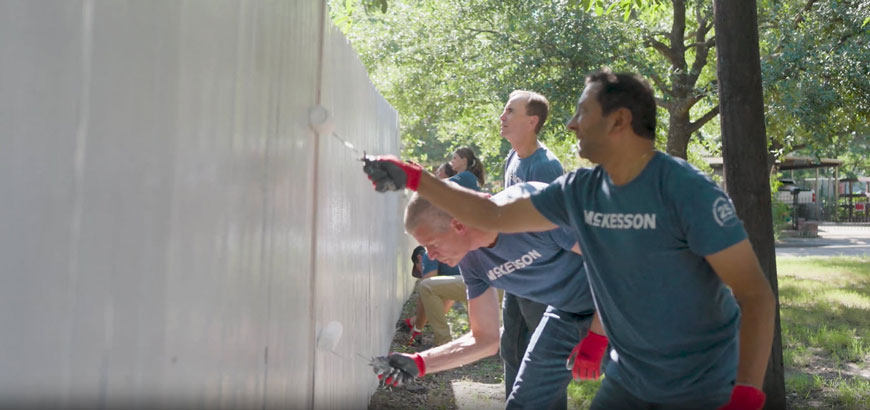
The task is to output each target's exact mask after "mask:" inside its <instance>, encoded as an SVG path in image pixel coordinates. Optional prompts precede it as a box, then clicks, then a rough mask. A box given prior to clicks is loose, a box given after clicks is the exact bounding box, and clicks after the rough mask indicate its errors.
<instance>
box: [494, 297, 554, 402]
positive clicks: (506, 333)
mask: <svg viewBox="0 0 870 410" xmlns="http://www.w3.org/2000/svg"><path fill="white" fill-rule="evenodd" d="M546 310H547V305H544V304H541V303H538V302H533V301H531V300H529V299H526V298H522V297H519V296H517V295H514V294H511V293H508V292H505V293H504V300H503V302H502V323H503V325H504V330H503V331H502V333H501V339H500V340H499V350H498V352H499V356H501V359H502V361H504V386H505V395H504V397H505V399H507V397H508V396H510V394H511V391H512V390H513V388H514V380H516V378H517V373H518V372H519V371H520V365H521V364H522V362H523V355H525V354H526V348H527V347H528V345H529V340H531V339H532V333H534V332H535V329H536V328H537V327H538V323H540V322H541V318H542V317H543V316H544V312H545V311H546ZM566 405H567V402H566Z"/></svg>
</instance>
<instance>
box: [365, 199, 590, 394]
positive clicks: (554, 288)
mask: <svg viewBox="0 0 870 410" xmlns="http://www.w3.org/2000/svg"><path fill="white" fill-rule="evenodd" d="M545 186H546V184H543V183H539V182H536V183H522V184H518V185H515V186H513V187H510V188H508V189H506V190H504V191H502V192H501V193H499V194H497V195H495V196H494V197H492V200H493V201H495V202H500V203H504V202H508V201H510V200H512V199H514V198H517V197H520V196H528V195H529V194H531V193H532V192H535V191H537V190H539V189H541V188H542V187H545ZM459 189H462V188H459ZM405 229H406V231H407V232H408V233H410V234H411V235H412V236H414V238H415V239H417V241H418V242H419V243H420V244H422V245H423V246H425V247H426V250H427V252H428V253H429V255H430V256H431V257H433V258H435V259H437V260H439V261H441V262H444V263H446V264H448V265H450V266H456V265H459V272H460V275H461V276H462V280H463V281H464V282H465V284H466V286H467V289H468V319H469V322H470V327H471V332H470V333H468V334H466V335H464V336H462V337H460V338H458V339H456V340H454V341H452V342H449V343H447V344H444V345H441V346H438V347H435V348H432V349H429V350H426V351H424V352H421V353H419V354H415V355H405V354H401V353H393V354H391V355H389V356H388V357H387V359H388V361H389V363H390V365H392V366H393V368H392V369H386V371H385V372H384V373H383V374H380V375H379V376H381V377H382V378H384V379H386V380H384V381H385V382H386V383H388V384H394V385H396V384H401V383H403V382H405V381H407V380H409V379H411V378H413V377H422V376H423V375H425V374H429V373H434V372H439V371H443V370H448V369H452V368H454V367H458V366H462V365H464V364H467V363H471V362H473V361H476V360H478V359H481V358H484V357H487V356H492V355H494V354H496V353H497V352H498V346H499V309H498V296H497V292H496V289H495V288H500V289H504V290H505V291H508V292H511V293H514V294H516V295H520V296H522V297H526V298H529V299H531V300H534V301H536V302H539V303H543V304H546V305H548V307H547V311H546V313H545V314H544V317H543V319H542V320H541V322H540V324H539V325H538V327H537V329H536V330H535V333H534V335H533V336H532V339H531V342H530V343H529V346H528V348H527V350H526V354H525V356H524V358H523V362H522V364H521V365H520V370H519V373H518V375H517V378H516V380H515V382H514V384H513V388H512V391H511V393H510V395H509V396H508V399H507V403H506V406H507V408H540V409H549V408H554V407H562V408H564V407H565V406H566V403H567V402H566V400H565V396H566V394H567V392H566V388H567V386H568V384H569V383H570V381H571V377H572V370H573V373H574V374H575V376H576V377H577V378H579V379H594V378H598V376H599V372H598V368H599V366H600V363H601V358H602V356H603V355H604V351H605V349H606V346H607V338H606V337H604V336H603V329H602V328H601V326H600V324H599V323H598V321H597V320H594V321H593V317H594V312H595V309H594V304H593V301H592V295H591V294H590V291H589V282H588V279H587V278H586V273H585V271H584V268H583V257H582V256H580V254H579V247H578V245H577V240H576V238H575V237H574V235H573V234H572V233H571V232H570V231H568V230H565V229H561V228H557V229H553V230H549V231H545V232H539V233H517V234H498V233H495V232H485V231H481V230H479V229H474V228H471V227H468V226H465V225H463V224H462V223H461V222H459V221H457V220H455V219H453V218H452V217H451V216H450V215H448V214H447V213H445V212H444V211H442V210H440V209H438V208H436V207H434V206H432V204H431V203H429V201H427V200H425V199H423V198H422V197H420V196H419V195H414V197H413V198H412V199H411V201H410V202H409V203H408V206H407V208H406V209H405ZM590 326H591V329H589V327H590ZM587 330H590V331H589V332H588V335H587ZM583 335H587V336H586V338H584V339H583V341H582V343H581V336H583ZM572 348H573V351H572ZM572 353H575V354H576V356H577V359H576V360H574V365H573V369H571V368H568V367H566V362H567V360H568V358H569V356H572ZM572 357H573V356H572Z"/></svg>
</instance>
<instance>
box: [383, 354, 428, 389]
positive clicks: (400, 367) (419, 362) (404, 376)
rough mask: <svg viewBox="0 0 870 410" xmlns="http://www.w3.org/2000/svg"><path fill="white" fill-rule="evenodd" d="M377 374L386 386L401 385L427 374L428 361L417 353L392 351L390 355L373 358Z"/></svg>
mask: <svg viewBox="0 0 870 410" xmlns="http://www.w3.org/2000/svg"><path fill="white" fill-rule="evenodd" d="M373 367H374V371H375V374H376V375H378V380H380V381H382V382H383V383H384V385H385V386H396V387H398V386H401V385H403V384H405V383H407V382H409V381H411V380H414V378H415V377H423V376H425V375H426V362H424V361H423V357H421V356H420V355H419V354H417V353H415V354H413V355H409V354H404V353H390V354H389V355H388V356H380V357H376V358H375V359H374V360H373Z"/></svg>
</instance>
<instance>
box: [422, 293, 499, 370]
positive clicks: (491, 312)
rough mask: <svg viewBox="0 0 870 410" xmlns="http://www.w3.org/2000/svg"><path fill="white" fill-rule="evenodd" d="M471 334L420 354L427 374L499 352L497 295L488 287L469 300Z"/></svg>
mask: <svg viewBox="0 0 870 410" xmlns="http://www.w3.org/2000/svg"><path fill="white" fill-rule="evenodd" d="M468 321H469V322H470V325H471V332H470V333H466V334H465V335H463V336H462V337H460V338H458V339H456V340H454V341H452V342H449V343H446V344H443V345H441V346H438V347H434V348H432V349H429V350H426V351H424V352H422V353H420V356H422V357H423V360H424V361H425V362H426V373H427V374H429V373H435V372H440V371H443V370H448V369H452V368H454V367H459V366H462V365H465V364H468V363H471V362H474V361H476V360H480V359H482V358H484V357H488V356H492V355H494V354H496V353H498V339H499V318H498V293H496V290H495V288H489V289H487V290H486V291H485V292H483V294H481V295H480V296H478V297H476V298H474V299H471V300H469V301H468Z"/></svg>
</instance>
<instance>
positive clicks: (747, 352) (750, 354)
mask: <svg viewBox="0 0 870 410" xmlns="http://www.w3.org/2000/svg"><path fill="white" fill-rule="evenodd" d="M707 262H709V263H710V266H712V267H713V270H714V271H716V274H717V275H719V277H720V278H721V279H722V281H723V282H725V284H726V285H728V286H729V287H731V291H732V292H734V297H735V298H737V303H739V304H740V310H741V313H742V318H741V320H740V359H739V362H738V365H737V384H748V385H751V386H754V387H756V388H758V389H761V388H762V385H763V383H764V373H765V371H766V370H767V361H768V359H769V358H770V348H771V345H772V343H773V326H774V323H773V322H774V315H775V313H776V311H775V309H776V301H775V300H774V297H773V292H772V291H771V289H770V284H769V283H768V282H767V278H765V277H764V273H763V272H762V271H761V266H760V265H759V264H758V258H757V257H756V256H755V251H753V250H752V245H751V244H750V243H749V240H748V239H744V240H743V241H741V242H738V243H736V244H734V245H732V246H730V247H728V248H727V249H725V250H722V251H719V252H716V253H714V254H712V255H708V256H707Z"/></svg>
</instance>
